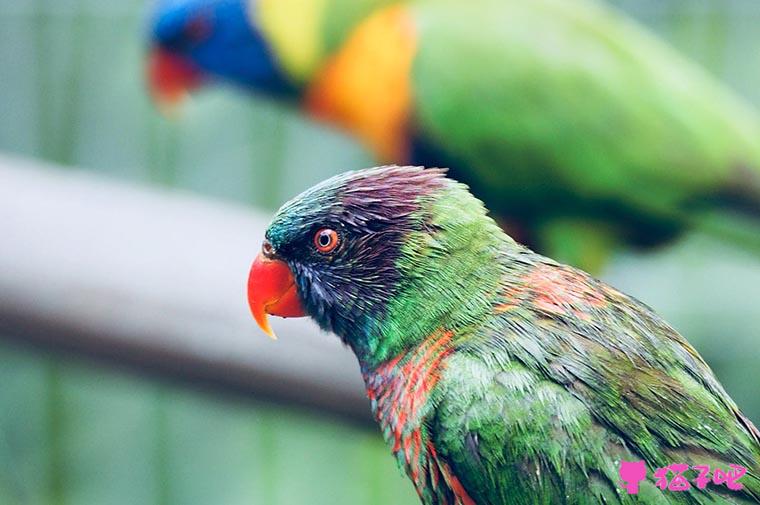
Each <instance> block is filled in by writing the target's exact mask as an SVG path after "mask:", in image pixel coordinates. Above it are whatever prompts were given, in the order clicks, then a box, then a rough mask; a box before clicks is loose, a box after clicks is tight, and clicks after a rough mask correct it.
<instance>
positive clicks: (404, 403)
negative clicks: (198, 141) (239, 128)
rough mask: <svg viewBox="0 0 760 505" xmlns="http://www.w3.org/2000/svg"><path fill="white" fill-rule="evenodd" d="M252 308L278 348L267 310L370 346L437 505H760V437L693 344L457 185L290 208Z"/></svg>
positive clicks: (380, 385) (439, 176)
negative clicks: (708, 475) (515, 231)
mask: <svg viewBox="0 0 760 505" xmlns="http://www.w3.org/2000/svg"><path fill="white" fill-rule="evenodd" d="M248 296H249V303H250V307H251V312H252V313H253V315H254V317H255V318H256V320H257V321H258V323H259V325H260V326H261V327H262V329H264V331H266V332H267V333H269V334H270V335H273V334H272V331H271V328H270V327H269V324H268V320H267V315H268V314H273V315H280V316H285V317H297V316H304V315H309V316H311V317H312V318H313V319H314V320H316V322H317V323H318V324H319V325H320V326H321V327H322V328H323V329H325V330H328V331H332V332H334V333H335V334H337V335H338V337H340V338H341V339H342V341H343V342H344V343H345V344H346V345H348V346H349V347H350V348H351V349H352V350H353V352H354V353H355V355H356V357H357V359H358V361H359V364H360V368H361V371H362V374H363V377H364V381H365V384H366V389H367V395H368V397H369V399H370V402H371V408H372V411H373V413H374V415H375V418H376V419H377V422H378V423H379V425H380V428H381V430H382V433H383V435H384V437H385V439H386V440H387V442H388V443H389V445H390V447H391V449H392V451H393V454H394V455H395V457H396V459H397V460H398V462H399V464H400V465H401V466H402V467H403V468H404V469H405V471H406V473H407V474H408V476H409V477H410V479H411V480H412V482H413V484H414V486H415V488H416V490H417V493H418V494H419V496H420V499H421V501H422V503H424V504H428V505H432V504H452V505H457V504H458V505H470V504H480V505H497V504H498V505H502V504H522V503H531V504H532V503H536V504H558V503H570V504H597V503H598V504H614V503H643V504H655V503H683V504H702V503H732V504H738V503H760V432H759V431H758V430H757V428H755V426H753V424H752V423H751V422H750V421H749V420H748V419H747V418H746V417H745V416H744V415H742V413H741V412H740V411H739V409H738V407H737V406H736V404H735V403H734V402H733V401H732V400H731V398H730V397H729V396H728V394H727V393H726V391H725V390H724V389H723V387H722V386H721V385H720V384H719V383H718V381H717V380H716V378H715V376H714V375H713V373H712V371H711V370H710V368H709V367H708V366H707V364H706V363H705V362H704V361H703V360H702V358H701V357H700V356H699V354H698V353H697V352H696V351H695V350H694V348H693V347H691V345H689V343H688V342H687V341H686V340H685V339H684V338H683V337H682V336H681V335H679V334H678V332H676V331H675V330H674V329H673V328H671V327H670V326H669V325H668V324H667V323H666V322H665V321H663V320H662V319H660V318H659V317H658V316H657V315H656V314H655V313H654V312H652V310H651V309H649V308H648V307H647V306H646V305H644V304H642V303H641V302H639V301H637V300H635V299H633V298H631V297H629V296H626V295H625V294H623V293H621V292H619V291H617V290H616V289H614V288H612V287H610V286H608V285H606V284H605V283H603V282H600V281H598V280H596V279H594V278H592V277H591V276H589V275H588V274H586V273H584V272H583V271H581V270H577V269H575V268H573V267H570V266H566V265H563V264H560V263H557V262H555V261H553V260H551V259H549V258H546V257H544V256H540V255H538V254H536V253H534V252H533V251H531V250H529V249H528V248H526V247H524V246H522V245H520V244H518V243H517V242H515V241H514V240H513V239H512V238H510V237H509V236H507V235H506V234H505V233H504V232H503V231H502V230H501V228H500V227H499V226H498V225H497V224H496V222H495V221H494V220H492V219H491V218H490V217H488V216H487V215H486V211H485V208H484V206H483V204H482V203H481V202H480V201H479V200H477V199H476V198H474V197H473V196H472V195H471V194H470V193H469V192H468V189H467V187H466V186H465V185H463V184H460V183H458V182H455V181H454V180H453V179H450V178H447V177H445V175H444V171H443V170H439V169H422V168H420V167H398V166H388V167H380V168H373V169H367V170H360V171H355V172H348V173H345V174H342V175H339V176H336V177H334V178H332V179H329V180H327V181H325V182H323V183H321V184H319V185H317V186H315V187H313V188H311V189H309V190H307V191H306V192H304V193H303V194H301V195H300V196H297V197H296V198H294V199H293V200H291V201H289V202H288V203H286V204H285V205H283V206H282V208H280V210H279V211H278V212H277V214H276V215H275V217H274V218H273V220H272V222H271V224H270V226H269V227H268V229H267V231H266V237H265V240H264V243H263V246H262V251H261V253H260V254H259V256H258V257H257V258H256V260H255V261H254V263H253V266H252V267H251V272H250V277H249V281H248ZM717 338H721V337H717ZM631 465H633V467H634V468H638V470H639V471H641V470H643V471H647V469H648V470H649V471H650V472H655V477H657V476H658V474H657V472H658V470H656V469H657V468H667V467H669V466H670V467H671V468H676V469H677V468H679V467H678V466H677V465H681V467H680V468H683V467H684V465H688V466H687V468H688V467H700V468H702V467H706V466H709V467H710V470H711V471H713V472H714V474H713V477H712V479H713V480H711V481H710V482H703V483H702V484H703V485H702V486H701V488H700V485H699V480H698V477H699V476H698V475H696V470H695V469H692V470H689V471H688V472H686V474H684V475H682V476H681V479H682V480H681V482H680V484H676V481H677V476H676V475H671V476H670V477H672V479H671V480H670V483H667V482H666V483H665V484H663V482H658V480H661V479H654V478H653V477H652V475H650V476H649V478H644V477H643V476H642V475H641V474H640V473H639V474H638V477H639V478H636V479H634V477H635V475H636V472H633V473H630V471H631ZM673 465H676V466H673ZM732 465H733V466H732ZM732 469H733V470H732ZM745 471H746V473H744V472H745ZM716 476H717V477H716ZM622 478H627V479H634V480H635V482H633V483H631V482H629V483H628V484H627V485H626V486H623V485H622V483H621V479H622ZM684 478H688V479H690V481H691V483H690V484H689V481H686V482H687V484H689V485H690V486H691V488H690V489H687V490H683V489H682V490H676V489H678V486H679V485H680V486H683V485H684V484H683V479H684ZM708 480H710V479H708ZM729 481H730V486H729V484H728V482H729ZM721 483H722V484H721ZM631 486H632V487H631ZM702 488H703V489H702Z"/></svg>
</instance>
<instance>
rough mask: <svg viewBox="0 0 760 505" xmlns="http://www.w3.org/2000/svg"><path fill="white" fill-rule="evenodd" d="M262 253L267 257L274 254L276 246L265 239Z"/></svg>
mask: <svg viewBox="0 0 760 505" xmlns="http://www.w3.org/2000/svg"><path fill="white" fill-rule="evenodd" d="M261 253H262V254H263V255H264V256H266V257H267V258H271V257H272V256H274V247H272V244H271V243H269V241H268V240H265V241H264V243H263V244H261Z"/></svg>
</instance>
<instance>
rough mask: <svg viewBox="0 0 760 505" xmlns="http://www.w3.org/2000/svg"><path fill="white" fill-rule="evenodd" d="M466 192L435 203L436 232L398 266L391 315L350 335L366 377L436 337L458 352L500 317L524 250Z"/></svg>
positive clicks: (457, 188) (415, 243)
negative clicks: (507, 279) (512, 254)
mask: <svg viewBox="0 0 760 505" xmlns="http://www.w3.org/2000/svg"><path fill="white" fill-rule="evenodd" d="M463 188H464V187H463V186H461V185H459V184H457V185H454V186H452V187H450V188H448V189H447V190H445V191H446V192H448V194H447V195H445V196H444V197H441V198H437V199H436V201H435V202H434V203H433V204H432V209H429V210H428V211H427V212H428V213H429V214H428V215H429V216H430V218H431V224H430V225H429V228H430V230H432V231H426V232H415V233H412V234H410V235H409V236H408V237H407V240H406V243H405V244H404V246H403V247H402V254H401V256H400V259H399V260H398V261H397V263H396V268H397V269H398V270H399V272H400V274H401V277H400V279H401V280H400V282H399V283H398V284H399V285H398V287H397V288H396V289H394V294H393V296H392V297H391V298H390V300H389V301H388V302H387V303H386V306H385V307H384V310H383V311H382V312H380V313H379V314H378V315H377V316H375V317H371V316H368V317H367V319H366V320H363V321H360V322H361V324H359V325H356V326H354V327H352V328H347V329H345V330H347V332H346V331H344V332H342V335H341V336H342V337H343V338H344V341H346V342H347V343H348V344H349V345H350V346H351V347H352V349H353V350H354V352H355V354H356V355H357V357H358V358H359V362H360V364H361V366H362V368H363V369H364V370H365V371H367V370H373V369H376V368H377V367H378V366H380V365H382V364H383V363H385V362H387V361H388V360H392V359H394V358H396V357H398V356H400V355H402V354H403V353H408V352H410V351H411V350H413V349H417V348H419V347H420V346H422V345H423V343H424V342H426V341H428V340H429V338H430V336H431V335H434V334H442V333H445V334H447V335H448V334H450V335H451V337H450V339H449V340H448V341H447V342H448V345H451V346H454V345H457V344H458V343H462V341H465V340H467V339H468V338H470V337H471V336H472V332H471V329H473V328H476V327H478V326H480V324H481V323H482V321H483V320H484V319H485V318H487V317H489V315H490V314H491V313H492V312H493V305H494V303H495V302H494V300H495V299H496V297H497V296H498V294H499V289H500V288H499V286H500V285H501V282H502V280H503V278H504V275H505V272H507V270H508V264H509V261H508V256H509V253H508V251H510V250H514V251H519V250H522V247H521V246H519V245H517V244H516V243H515V242H514V241H513V240H512V239H511V238H509V237H508V236H507V235H506V234H504V232H502V231H501V229H500V228H499V227H498V226H497V225H496V223H495V222H494V221H493V220H492V219H490V218H489V217H487V216H486V215H485V213H484V210H483V207H482V204H481V203H480V202H479V201H478V200H476V199H475V198H473V197H472V196H470V195H469V193H467V191H466V189H463ZM463 197H465V198H463ZM505 251H506V252H505Z"/></svg>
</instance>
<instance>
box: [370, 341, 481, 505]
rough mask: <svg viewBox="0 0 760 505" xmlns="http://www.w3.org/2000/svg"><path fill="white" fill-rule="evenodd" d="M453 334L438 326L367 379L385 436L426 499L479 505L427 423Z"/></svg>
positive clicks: (457, 504)
mask: <svg viewBox="0 0 760 505" xmlns="http://www.w3.org/2000/svg"><path fill="white" fill-rule="evenodd" d="M452 338H453V333H452V332H446V331H437V332H435V333H433V334H432V335H431V336H430V337H428V338H427V339H426V340H424V341H423V342H422V343H421V344H420V345H419V346H417V347H416V348H414V349H412V350H410V351H408V352H406V353H402V354H400V355H399V356H397V357H395V358H393V359H390V360H388V361H386V362H385V363H383V364H381V365H380V366H378V367H376V368H375V369H374V370H372V371H371V372H367V373H365V374H364V381H365V383H366V385H367V396H368V397H369V399H370V402H371V404H372V411H373V412H374V414H375V418H376V419H377V422H378V423H379V424H380V428H381V430H382V431H383V436H384V437H385V438H386V440H388V441H389V442H390V443H391V444H392V446H393V447H392V451H393V454H394V455H395V456H396V457H397V458H398V461H399V462H400V463H401V464H402V465H403V466H404V467H405V469H406V472H407V474H408V475H409V477H411V479H412V482H413V483H414V486H415V489H416V490H417V493H418V494H419V495H420V497H421V498H422V499H423V501H425V496H426V495H427V494H431V493H432V494H434V495H438V494H442V495H443V496H447V498H448V499H447V500H446V503H453V504H454V505H474V503H475V502H474V501H472V499H471V498H470V497H469V495H468V494H467V491H465V489H464V487H463V486H462V484H461V482H460V481H459V479H458V478H457V477H456V475H454V474H453V473H452V471H451V468H450V467H449V465H448V464H446V463H445V462H444V461H442V460H441V459H440V458H439V457H438V453H437V451H436V449H435V446H434V445H433V442H432V441H431V440H430V439H429V437H428V435H427V433H426V432H425V428H424V421H425V418H426V416H427V415H429V414H430V413H431V412H432V405H431V402H430V396H431V393H432V391H433V389H434V388H435V386H436V384H437V383H438V381H439V380H440V377H441V372H442V371H443V370H444V369H445V366H446V360H447V358H448V357H449V356H450V355H451V353H452V352H453V351H454V349H453V347H452Z"/></svg>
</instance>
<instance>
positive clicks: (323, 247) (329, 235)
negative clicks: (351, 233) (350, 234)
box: [314, 228, 340, 253]
mask: <svg viewBox="0 0 760 505" xmlns="http://www.w3.org/2000/svg"><path fill="white" fill-rule="evenodd" d="M339 243H340V238H339V237H338V232H337V231H335V230H331V229H330V228H322V229H320V230H319V231H317V233H315V234H314V245H315V246H316V248H317V251H319V252H321V253H329V252H331V251H333V250H334V249H335V248H336V247H338V244H339Z"/></svg>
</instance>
